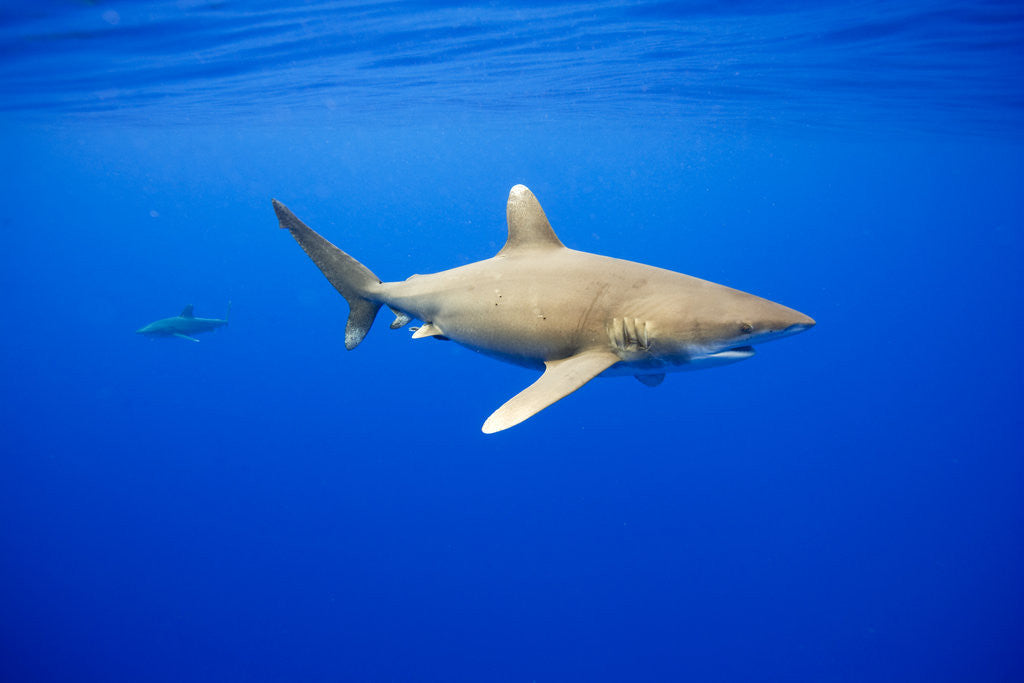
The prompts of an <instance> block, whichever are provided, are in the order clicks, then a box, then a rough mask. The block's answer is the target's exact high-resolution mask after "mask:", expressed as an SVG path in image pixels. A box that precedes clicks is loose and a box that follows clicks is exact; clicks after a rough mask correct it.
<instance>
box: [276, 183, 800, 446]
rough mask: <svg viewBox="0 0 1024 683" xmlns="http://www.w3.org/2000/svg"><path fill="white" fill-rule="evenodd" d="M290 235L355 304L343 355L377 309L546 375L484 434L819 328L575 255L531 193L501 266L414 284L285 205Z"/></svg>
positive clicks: (736, 296) (780, 310) (512, 219)
mask: <svg viewBox="0 0 1024 683" xmlns="http://www.w3.org/2000/svg"><path fill="white" fill-rule="evenodd" d="M273 204H274V211H275V212H276V213H277V218H278V221H279V222H280V225H281V227H282V228H286V229H288V230H289V231H290V232H291V235H292V237H294V238H295V240H296V241H297V242H298V243H299V246H301V247H302V248H303V250H305V252H306V254H308V255H309V257H310V258H311V259H312V260H313V262H314V263H315V264H316V265H317V267H319V268H320V270H321V271H322V272H323V274H324V275H326V276H327V279H328V280H329V281H330V283H331V284H332V285H334V288H335V289H337V290H338V292H340V293H341V295H342V296H344V297H345V299H346V300H347V301H348V304H349V316H348V324H347V326H346V328H345V348H347V349H349V350H351V349H354V348H355V347H356V346H357V345H358V344H359V342H361V341H362V340H363V337H365V336H366V333H367V332H368V331H369V329H370V325H371V324H372V323H373V320H374V318H375V317H376V315H377V311H378V310H379V309H380V307H381V306H382V305H387V306H388V307H390V308H391V310H392V312H394V313H395V315H396V318H395V321H394V322H393V323H392V324H391V328H392V329H398V328H400V327H404V326H405V325H406V324H408V323H409V322H411V321H412V320H413V319H418V320H421V321H423V325H422V326H420V327H418V328H413V329H414V334H413V335H412V336H413V338H414V339H420V338H424V337H436V338H438V339H452V340H455V341H457V342H459V343H460V344H463V345H464V346H467V347H469V348H471V349H474V350H476V351H479V352H481V353H484V354H487V355H489V356H493V357H495V358H498V359H501V360H504V361H509V362H512V363H516V364H518V365H524V366H527V367H530V368H535V369H537V370H543V374H542V375H541V376H540V378H539V379H538V380H537V381H536V382H534V383H533V384H531V385H530V386H529V387H527V388H526V389H524V390H523V391H521V392H519V393H518V394H517V395H515V396H514V397H512V398H511V399H509V400H508V401H507V402H506V403H505V404H504V405H502V406H501V407H500V408H498V409H497V410H496V411H495V412H494V413H493V414H491V416H490V417H488V418H487V420H486V421H485V422H484V424H483V431H484V432H485V433H487V434H490V433H493V432H498V431H501V430H503V429H508V428H509V427H512V426H514V425H517V424H519V423H520V422H522V421H523V420H526V419H527V418H529V417H531V416H533V415H535V414H536V413H538V412H539V411H541V410H543V409H544V408H546V407H548V406H549V405H551V404H552V403H554V402H555V401H558V400H559V399H561V398H564V397H565V396H567V395H568V394H571V393H572V392H574V391H576V390H577V389H579V388H580V387H582V386H583V385H584V384H586V383H587V382H589V381H590V380H592V379H593V378H594V377H597V376H598V375H601V376H609V375H635V376H636V378H637V379H638V380H640V381H641V382H643V383H644V384H646V385H648V386H655V385H657V384H659V383H660V382H661V381H662V379H664V377H665V373H667V372H676V371H681V370H696V369H700V368H713V367H718V366H721V365H728V364H729V363H735V362H737V361H741V360H744V359H746V358H750V357H751V356H753V355H754V349H753V348H752V345H753V344H759V343H762V342H766V341H770V340H773V339H781V338H782V337H789V336H792V335H794V334H797V333H798V332H803V331H804V330H807V329H809V328H810V327H812V326H813V325H814V320H812V319H811V318H809V317H807V316H806V315H804V314H803V313H800V312H798V311H795V310H793V309H791V308H786V307H785V306H782V305H780V304H777V303H774V302H771V301H768V300H767V299H762V298H760V297H756V296H754V295H752V294H747V293H745V292H741V291H739V290H736V289H731V288H729V287H725V286H723V285H718V284H715V283H713V282H707V281H705V280H700V279H697V278H695V277H691V276H689V275H683V274H681V273H676V272H673V271H670V270H663V269H661V268H655V267H653V266H648V265H644V264H642V263H635V262H632V261H624V260H621V259H615V258H609V257H607V256H598V255H596V254H590V253H587V252H582V251H576V250H573V249H569V248H567V247H566V246H565V245H563V244H562V242H561V241H560V240H559V239H558V237H557V236H556V235H555V232H554V230H552V229H551V225H550V223H548V219H547V216H546V215H545V214H544V210H543V209H542V208H541V206H540V203H539V202H538V201H537V198H536V197H534V196H533V193H532V192H530V190H529V189H527V188H526V187H524V186H523V185H516V186H515V187H513V188H512V191H511V192H510V193H509V197H508V206H507V210H506V215H507V219H508V241H506V242H505V246H504V247H502V249H501V251H499V252H498V253H497V255H495V256H494V257H493V258H489V259H486V260H484V261H477V262H476V263H470V264H468V265H465V266H461V267H458V268H453V269H451V270H446V271H443V272H440V273H434V274H432V275H413V276H412V277H410V278H409V279H408V280H406V281H404V282H382V281H381V280H380V279H379V278H378V277H377V276H376V275H374V274H373V273H372V272H370V270H369V269H367V268H366V266H364V265H363V264H361V263H359V262H358V261H356V260H355V259H354V258H352V257H351V256H349V255H348V254H346V253H345V252H344V251H342V250H341V249H339V248H337V247H336V246H334V245H333V244H331V243H330V242H328V241H327V240H325V239H324V238H323V237H321V236H320V235H319V234H317V233H316V232H315V231H313V230H312V229H311V228H310V227H309V226H307V225H306V224H305V223H303V222H302V221H300V220H299V219H298V218H296V217H295V214H293V213H292V212H291V211H289V210H288V208H287V207H285V206H284V205H283V204H281V203H280V202H279V201H277V200H276V199H275V200H273Z"/></svg>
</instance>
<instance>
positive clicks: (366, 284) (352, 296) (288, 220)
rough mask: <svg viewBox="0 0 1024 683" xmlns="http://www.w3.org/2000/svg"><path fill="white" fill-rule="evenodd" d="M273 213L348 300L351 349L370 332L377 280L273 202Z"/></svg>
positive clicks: (377, 304)
mask: <svg viewBox="0 0 1024 683" xmlns="http://www.w3.org/2000/svg"><path fill="white" fill-rule="evenodd" d="M273 202H274V212H275V213H276V214H277V220H278V222H279V223H280V224H281V227H282V228H285V229H287V230H288V231H289V232H290V233H291V234H292V237H294V238H295V241H296V242H298V243H299V246H300V247H302V250H303V251H305V252H306V254H307V255H308V256H309V258H311V259H313V263H315V264H316V266H317V268H319V269H320V272H322V273H323V274H324V275H325V276H326V277H327V279H328V281H330V283H331V284H332V285H334V288H335V289H336V290H338V292H339V293H340V294H341V295H342V296H343V297H345V300H346V301H348V306H349V313H348V324H347V325H346V326H345V348H346V349H349V350H352V349H354V348H355V347H356V346H358V345H359V342H361V341H363V337H365V336H366V333H367V332H369V331H370V326H371V325H372V324H373V319H374V318H376V317H377V310H378V309H380V307H381V302H380V301H379V300H377V297H376V296H375V295H374V290H375V289H377V288H378V287H380V284H381V281H380V279H379V278H378V277H377V276H376V275H374V274H373V273H372V272H370V269H369V268H367V267H366V266H364V265H363V264H362V263H360V262H359V261H356V260H355V259H354V258H352V257H351V256H349V255H348V254H346V253H345V252H343V251H342V250H341V249H338V247H336V246H334V245H333V244H331V243H330V242H328V241H327V240H325V239H324V238H323V237H321V236H320V235H319V234H317V232H316V231H315V230H313V229H312V228H310V227H309V226H308V225H306V224H305V223H303V222H302V221H300V220H299V219H298V218H296V216H295V214H293V213H292V212H291V211H289V210H288V207H286V206H285V205H284V204H282V203H281V202H279V201H277V200H276V199H275V200H273Z"/></svg>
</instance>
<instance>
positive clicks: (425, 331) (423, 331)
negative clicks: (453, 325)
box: [412, 323, 447, 339]
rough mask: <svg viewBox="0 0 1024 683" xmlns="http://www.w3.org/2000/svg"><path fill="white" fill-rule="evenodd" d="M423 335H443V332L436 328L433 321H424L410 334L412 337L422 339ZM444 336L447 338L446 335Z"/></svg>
mask: <svg viewBox="0 0 1024 683" xmlns="http://www.w3.org/2000/svg"><path fill="white" fill-rule="evenodd" d="M423 337H444V332H442V331H441V330H440V329H438V328H437V326H436V325H434V323H424V324H423V326H422V327H420V328H419V329H417V330H416V331H415V332H413V335H412V338H413V339H422V338H423ZM445 338H446V339H447V337H445Z"/></svg>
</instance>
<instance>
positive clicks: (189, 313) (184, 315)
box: [180, 304, 195, 318]
mask: <svg viewBox="0 0 1024 683" xmlns="http://www.w3.org/2000/svg"><path fill="white" fill-rule="evenodd" d="M192 308H193V306H192V304H189V305H188V306H186V307H185V310H183V311H182V312H181V316H180V317H182V318H193V317H195V316H193V315H192Z"/></svg>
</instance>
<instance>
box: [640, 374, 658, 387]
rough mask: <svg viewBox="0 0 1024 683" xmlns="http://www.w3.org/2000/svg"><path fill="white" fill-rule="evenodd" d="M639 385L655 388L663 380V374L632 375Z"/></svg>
mask: <svg viewBox="0 0 1024 683" xmlns="http://www.w3.org/2000/svg"><path fill="white" fill-rule="evenodd" d="M634 377H636V378H637V379H638V380H640V383H641V384H643V385H645V386H648V387H656V386H658V385H659V384H661V383H662V382H663V381H664V380H665V373H664V372H659V373H657V374H653V375H634Z"/></svg>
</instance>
